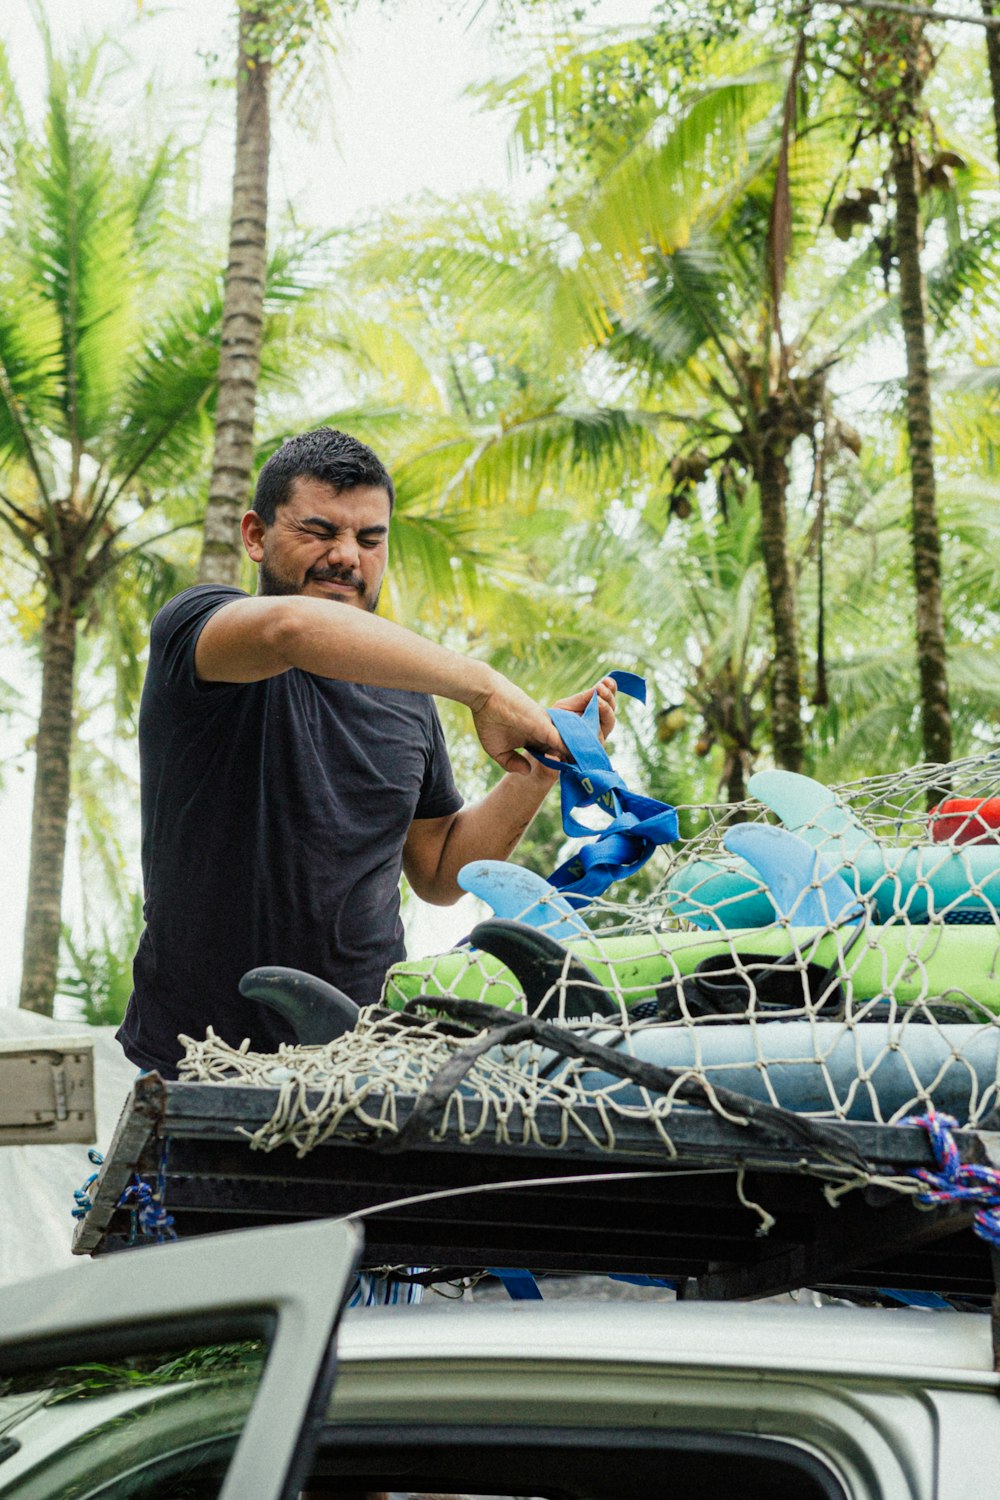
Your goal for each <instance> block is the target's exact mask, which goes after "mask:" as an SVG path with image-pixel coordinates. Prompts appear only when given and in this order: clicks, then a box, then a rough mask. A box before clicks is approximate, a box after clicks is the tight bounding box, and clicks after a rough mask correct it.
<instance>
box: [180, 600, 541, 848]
mask: <svg viewBox="0 0 1000 1500" xmlns="http://www.w3.org/2000/svg"><path fill="white" fill-rule="evenodd" d="M291 667H298V668H299V669H300V670H301V671H303V672H312V673H314V674H315V675H316V676H318V677H333V678H336V679H338V680H339V681H341V682H360V683H366V684H368V685H369V686H372V687H387V688H403V689H405V690H407V691H409V692H415V693H433V694H434V695H435V696H437V697H440V698H451V699H453V700H454V701H455V702H456V703H464V704H465V705H466V707H467V708H469V709H470V710H471V712H472V719H473V723H474V724H475V727H476V733H477V734H478V736H479V741H480V744H481V745H482V747H483V749H484V750H485V751H486V753H487V754H488V755H490V756H492V757H493V759H494V760H495V761H496V762H497V764H498V765H500V766H502V767H503V769H504V770H505V771H510V772H514V773H515V775H516V779H518V780H521V779H524V780H525V781H529V780H530V779H531V778H532V777H533V776H534V774H535V773H534V770H533V769H532V762H530V761H529V760H528V759H527V758H526V757H525V756H523V755H521V754H519V753H518V752H519V751H520V750H521V749H524V748H530V749H535V750H542V751H545V752H546V753H547V754H549V755H559V754H561V753H563V752H564V750H565V746H564V745H563V742H562V740H561V739H560V738H559V735H558V734H557V733H556V731H555V729H554V728H553V725H552V721H551V719H550V718H549V716H548V714H547V713H546V711H545V710H544V709H543V708H541V707H540V705H539V704H537V703H535V702H534V700H533V699H531V698H529V697H528V695H527V693H522V691H521V689H520V688H519V687H515V685H514V683H512V682H510V681H509V680H508V679H507V678H506V677H504V676H503V674H502V673H500V672H496V671H494V670H493V668H492V667H489V666H487V665H486V663H485V662H481V661H476V660H475V659H474V658H473V657H469V656H460V655H459V654H458V652H456V651H449V650H448V649H447V647H445V646H438V645H435V643H434V642H433V641H428V640H426V639H425V638H424V637H423V636H420V635H417V634H416V633H415V632H414V631H412V630H406V629H405V628H404V627H403V626H401V625H394V624H393V623H392V621H391V620H383V619H380V618H379V616H378V615H374V614H369V613H368V612H367V611H365V610H360V609H351V608H349V607H347V606H346V605H341V604H333V603H330V601H328V600H325V599H311V598H307V597H305V596H303V595H300V594H296V595H289V596H280V597H273V596H268V597H261V596H259V595H258V596H257V597H255V598H252V599H236V600H234V601H233V603H232V604H226V605H223V607H222V608H221V609H219V610H217V611H216V613H215V614H214V615H212V617H211V619H210V620H209V621H208V623H207V624H206V625H205V626H204V628H203V629H202V632H201V635H200V636H199V638H198V644H197V646H196V648H195V670H196V672H197V674H198V676H199V677H200V678H201V679H202V680H203V681H205V682H261V681H263V680H264V679H265V678H268V677H277V676H279V675H280V674H281V673H282V672H287V671H288V670H289V668H291ZM502 784H503V783H501V785H502ZM497 790H499V789H497ZM529 801H530V798H529ZM538 802H539V804H540V802H541V797H539V799H538ZM471 810H472V809H470V811H471ZM536 810H537V808H536ZM531 816H533V814H532V815H531ZM431 821H435V822H436V821H443V820H437V819H434V820H431ZM529 821H530V818H529ZM484 857H485V856H484Z"/></svg>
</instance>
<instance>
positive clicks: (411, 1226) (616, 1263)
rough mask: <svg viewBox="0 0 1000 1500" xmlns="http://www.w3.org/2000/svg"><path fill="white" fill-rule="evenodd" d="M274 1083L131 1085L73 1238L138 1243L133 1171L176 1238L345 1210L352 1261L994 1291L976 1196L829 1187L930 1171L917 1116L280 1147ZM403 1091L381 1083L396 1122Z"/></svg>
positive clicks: (676, 1119) (91, 1244) (348, 1138)
mask: <svg viewBox="0 0 1000 1500" xmlns="http://www.w3.org/2000/svg"><path fill="white" fill-rule="evenodd" d="M278 1092H279V1091H278V1089H277V1088H265V1087H261V1086H258V1085H252V1086H251V1085H247V1086H243V1085H234V1084H232V1083H225V1084H213V1083H172V1082H164V1081H163V1080H162V1079H161V1078H160V1077H159V1075H158V1074H156V1073H151V1074H146V1075H143V1076H142V1077H140V1078H139V1079H137V1080H136V1083H135V1084H134V1086H133V1090H132V1094H131V1096H130V1098H129V1100H128V1102H127V1104H126V1106H125V1109H124V1112H123V1114H122V1117H121V1119H120V1121H119V1124H118V1127H117V1130H116V1132H115V1136H114V1139H113V1142H112V1144H111V1147H110V1149H109V1152H108V1154H107V1157H106V1159H105V1161H104V1164H103V1166H102V1167H101V1169H100V1171H99V1173H98V1176H97V1179H96V1181H95V1182H94V1183H93V1185H92V1187H91V1189H90V1203H91V1206H90V1207H89V1208H88V1209H87V1211H86V1214H85V1216H84V1217H83V1218H81V1220H80V1222H79V1224H78V1226H77V1231H76V1235H75V1238H74V1246H73V1248H74V1252H75V1253H76V1254H80V1255H85V1254H93V1255H98V1254H104V1253H106V1252H109V1251H113V1250H120V1249H124V1248H127V1247H128V1246H129V1245H131V1244H136V1243H143V1242H146V1241H144V1240H143V1232H142V1227H141V1224H140V1215H139V1213H138V1210H137V1207H136V1197H137V1194H136V1189H137V1187H138V1185H139V1184H140V1183H142V1184H145V1187H146V1189H147V1190H148V1191H147V1193H146V1196H147V1199H151V1200H152V1201H153V1202H155V1203H156V1204H157V1205H158V1208H159V1210H160V1211H161V1213H166V1214H169V1215H170V1216H171V1218H172V1221H173V1226H174V1229H175V1230H176V1233H177V1235H178V1236H179V1237H182V1238H186V1237H188V1236H191V1235H197V1234H205V1233H215V1232H218V1231H220V1230H227V1229H239V1228H247V1227H250V1226H254V1225H262V1224H271V1223H282V1222H288V1221H292V1220H298V1219H309V1218H327V1217H339V1216H341V1215H347V1214H350V1215H355V1216H357V1217H358V1218H360V1219H363V1220H364V1222H365V1237H366V1247H365V1252H364V1258H363V1262H362V1263H363V1265H364V1266H366V1267H369V1268H374V1267H381V1268H384V1267H413V1266H417V1267H429V1268H431V1274H430V1275H428V1276H426V1277H423V1278H422V1279H426V1280H439V1281H446V1280H454V1279H456V1278H458V1277H460V1276H463V1275H468V1274H471V1273H473V1272H477V1271H481V1270H482V1269H483V1268H484V1267H487V1266H489V1267H525V1268H528V1269H530V1270H532V1271H536V1272H540V1273H543V1272H549V1273H551V1272H564V1273H584V1272H586V1273H590V1274H594V1273H598V1274H607V1273H618V1274H622V1273H625V1274H642V1275H648V1276H655V1277H663V1278H669V1279H670V1280H673V1281H675V1282H677V1283H678V1284H679V1292H680V1294H681V1295H686V1296H696V1297H702V1298H711V1299H731V1298H758V1297H763V1296H767V1295H771V1294H774V1293H778V1292H782V1291H787V1290H791V1289H794V1288H799V1287H805V1286H808V1287H815V1288H819V1289H825V1290H829V1291H832V1292H843V1291H849V1292H862V1291H865V1290H868V1289H876V1288H882V1287H887V1286H891V1287H893V1288H900V1289H906V1288H911V1289H920V1290H924V1291H936V1292H938V1293H940V1294H942V1295H943V1296H946V1297H949V1298H952V1299H959V1300H960V1301H963V1302H965V1301H968V1302H970V1303H971V1304H976V1303H984V1302H988V1301H989V1299H990V1298H992V1297H993V1294H994V1263H993V1254H995V1252H991V1251H990V1249H989V1247H988V1246H987V1245H986V1244H985V1243H983V1241H982V1240H980V1239H978V1238H977V1237H975V1235H974V1234H973V1232H972V1229H971V1223H972V1213H973V1208H974V1205H968V1204H961V1205H947V1206H939V1207H927V1206H923V1205H920V1204H918V1203H917V1202H916V1200H915V1198H914V1197H913V1196H912V1195H907V1194H905V1193H903V1194H901V1193H900V1192H898V1191H895V1190H893V1189H891V1188H887V1187H885V1186H881V1185H878V1184H871V1183H869V1184H868V1185H862V1186H857V1187H855V1188H854V1189H853V1190H851V1191H845V1192H843V1193H842V1194H840V1195H836V1194H832V1193H831V1191H830V1190H831V1189H834V1188H837V1187H842V1188H846V1187H849V1186H850V1184H851V1183H852V1181H853V1182H855V1183H857V1182H858V1181H859V1178H858V1174H857V1171H856V1168H855V1167H854V1166H852V1165H851V1163H852V1162H855V1163H856V1162H857V1161H858V1159H859V1158H860V1159H862V1160H863V1162H864V1163H865V1165H866V1166H867V1167H868V1168H869V1169H870V1170H871V1172H872V1173H873V1174H875V1175H895V1176H897V1177H898V1176H900V1175H905V1174H906V1173H907V1172H908V1171H910V1170H911V1169H912V1168H915V1167H931V1168H932V1167H933V1166H934V1161H933V1157H932V1154H931V1149H930V1146H929V1143H928V1138H927V1134H926V1132H925V1131H924V1130H923V1129H921V1128H919V1127H917V1126H915V1125H881V1124H877V1125H876V1124H862V1123H847V1122H839V1123H830V1124H825V1125H824V1127H823V1136H824V1139H825V1141H826V1142H827V1143H828V1144H827V1146H826V1147H825V1148H824V1149H816V1148H814V1147H812V1146H811V1145H810V1144H809V1143H808V1142H806V1143H798V1144H796V1143H795V1142H794V1141H790V1140H788V1139H784V1140H782V1139H780V1138H778V1137H775V1138H773V1139H768V1138H767V1135H766V1132H760V1131H757V1132H753V1131H748V1130H747V1129H746V1128H745V1125H741V1124H739V1123H737V1122H734V1121H732V1120H729V1119H727V1118H725V1117H724V1116H721V1115H720V1114H718V1113H716V1112H713V1111H711V1110H705V1109H699V1108H689V1107H684V1106H678V1107H675V1109H674V1110H673V1112H672V1113H671V1115H670V1119H669V1140H670V1144H671V1147H672V1154H671V1152H670V1151H668V1150H666V1149H665V1146H664V1139H663V1135H662V1132H659V1131H658V1130H657V1129H656V1127H655V1125H654V1123H653V1122H651V1121H650V1120H644V1119H636V1120H631V1121H630V1120H623V1121H620V1122H618V1123H617V1124H616V1144H615V1150H614V1151H613V1152H609V1151H608V1150H607V1149H604V1148H601V1147H599V1146H597V1145H596V1144H595V1140H596V1138H597V1136H598V1135H599V1134H600V1131H599V1121H598V1119H597V1112H596V1110H595V1111H594V1119H593V1120H590V1119H589V1117H588V1114H587V1108H588V1107H581V1108H580V1109H578V1110H577V1112H576V1119H574V1120H569V1121H567V1119H566V1116H565V1114H564V1113H563V1112H562V1111H560V1110H558V1109H557V1108H556V1107H554V1106H549V1105H544V1104H543V1105H541V1106H540V1108H539V1111H538V1114H537V1116H536V1118H535V1119H534V1122H533V1123H534V1126H535V1130H536V1142H535V1143H533V1144H525V1145H520V1144H511V1143H510V1141H511V1139H512V1138H514V1139H516V1138H517V1137H518V1134H519V1121H518V1119H517V1116H516V1113H515V1115H514V1117H513V1118H508V1119H507V1120H506V1135H507V1138H508V1139H507V1142H506V1143H504V1144H500V1143H498V1142H497V1141H496V1140H495V1139H494V1138H493V1136H492V1135H491V1132H490V1130H489V1129H487V1130H485V1131H483V1132H482V1133H480V1134H479V1136H478V1138H477V1139H476V1141H475V1142H474V1143H473V1144H467V1143H463V1142H462V1141H461V1140H460V1139H459V1137H458V1133H457V1131H456V1129H455V1127H454V1125H449V1126H447V1127H446V1128H445V1129H444V1130H443V1131H442V1132H441V1133H440V1135H441V1138H440V1139H431V1138H428V1137H426V1136H425V1138H423V1139H421V1140H420V1141H419V1143H418V1144H415V1145H414V1146H413V1147H412V1148H410V1149H402V1150H401V1149H398V1148H397V1149H393V1140H392V1138H391V1137H389V1138H387V1137H385V1136H382V1137H378V1138H376V1137H375V1136H374V1134H373V1133H372V1132H371V1131H366V1130H365V1128H364V1127H363V1126H362V1125H361V1124H360V1123H359V1122H358V1121H357V1120H356V1119H345V1120H344V1121H343V1122H342V1123H341V1124H340V1125H339V1126H338V1127H337V1129H336V1130H335V1131H334V1132H333V1133H332V1134H331V1135H330V1136H329V1138H328V1139H327V1140H326V1141H324V1143H323V1144H321V1145H318V1146H317V1147H316V1148H315V1149H313V1150H312V1151H310V1152H309V1154H308V1155H305V1156H303V1157H300V1156H299V1155H297V1154H296V1151H295V1149H294V1148H293V1147H292V1146H290V1145H284V1146H279V1147H277V1148H276V1149H274V1150H271V1151H262V1150H255V1149H252V1147H251V1146H250V1144H249V1142H248V1139H247V1136H248V1135H250V1134H252V1133H253V1132H254V1131H255V1130H256V1129H258V1128H259V1127H260V1126H262V1125H263V1124H264V1123H265V1122H266V1121H267V1120H268V1119H269V1118H270V1117H271V1115H272V1113H273V1111H274V1108H275V1105H276V1103H277V1099H278ZM310 1100H311V1102H312V1103H318V1102H319V1101H318V1097H317V1098H315V1099H312V1096H310ZM307 1102H310V1101H307ZM368 1102H369V1105H370V1106H371V1107H373V1108H377V1100H375V1101H373V1100H372V1099H371V1098H369V1101H368ZM416 1102H417V1100H416V1098H415V1097H414V1096H399V1095H397V1096H396V1099H395V1109H396V1115H397V1119H398V1123H399V1125H400V1126H403V1125H405V1123H406V1121H407V1119H408V1118H409V1117H410V1115H411V1114H412V1112H413V1109H414V1107H415V1105H416ZM588 1132H589V1135H588ZM954 1138H955V1142H956V1145H957V1146H958V1148H959V1151H960V1153H961V1157H962V1160H963V1161H966V1162H977V1163H980V1164H982V1165H985V1166H990V1167H1000V1132H998V1131H994V1130H985V1129H975V1130H972V1129H966V1130H958V1131H956V1132H955V1137H954ZM538 1142H540V1144H539V1143H538ZM130 1188H131V1189H132V1192H131V1193H128V1190H129V1189H130ZM123 1195H127V1199H126V1201H125V1202H124V1203H123Z"/></svg>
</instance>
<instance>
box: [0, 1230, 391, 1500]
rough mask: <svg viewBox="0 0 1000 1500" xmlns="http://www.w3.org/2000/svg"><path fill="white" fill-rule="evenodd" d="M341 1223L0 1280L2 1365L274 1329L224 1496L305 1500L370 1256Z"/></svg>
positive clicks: (171, 1247)
mask: <svg viewBox="0 0 1000 1500" xmlns="http://www.w3.org/2000/svg"><path fill="white" fill-rule="evenodd" d="M361 1245H362V1235H361V1232H360V1230H359V1229H358V1228H357V1226H355V1225H353V1224H348V1223H345V1222H343V1221H339V1220H315V1221H311V1222H309V1223H305V1224H294V1225H280V1226H272V1227H268V1228H265V1229H248V1230H241V1231H237V1232H230V1233H227V1234H220V1235H208V1236H204V1237H202V1238H198V1239H195V1240H185V1241H176V1242H173V1243H170V1244H164V1245H151V1246H146V1247H143V1248H142V1250H141V1252H140V1251H138V1250H136V1251H129V1252H128V1253H122V1254H116V1255H111V1256H107V1257H103V1258H101V1259H98V1260H95V1261H93V1262H91V1263H90V1264H89V1265H83V1266H79V1267H74V1268H72V1269H69V1270H66V1271H57V1272H55V1273H53V1274H51V1275H47V1276H42V1277H38V1278H37V1279H34V1280H31V1281H26V1282H19V1283H14V1284H12V1285H10V1286H6V1287H3V1288H0V1375H7V1374H20V1373H24V1372H26V1371H29V1370H33V1369H44V1368H46V1367H51V1366H53V1365H57V1364H70V1363H77V1362H85V1361H87V1360H93V1359H95V1358H99V1359H102V1360H107V1359H109V1358H112V1359H113V1358H118V1357H122V1356H123V1355H126V1354H140V1353H146V1352H153V1351H155V1350H158V1349H164V1348H173V1347H176V1346H177V1344H178V1342H183V1341H184V1340H186V1339H190V1340H191V1342H192V1343H197V1344H206V1343H217V1342H226V1341H229V1340H234V1339H244V1338H264V1339H265V1340H266V1341H267V1344H268V1355H267V1359H266V1361H265V1364H264V1370H263V1373H262V1376H261V1380H260V1384H259V1386H258V1387H257V1390H256V1392H255V1394H254V1398H253V1401H252V1403H251V1407H250V1411H249V1414H248V1416H247V1420H246V1423H245V1425H244V1427H243V1431H242V1432H241V1434H240V1437H239V1439H238V1441H237V1444H236V1449H235V1452H234V1454H233V1457H232V1461H231V1462H230V1465H229V1467H228V1469H227V1472H226V1476H225V1479H224V1481H223V1484H222V1488H221V1489H220V1491H219V1500H243V1497H245V1496H246V1495H249V1494H252V1495H254V1496H258V1497H260V1500H295V1496H296V1495H297V1494H298V1491H299V1489H300V1488H301V1481H302V1479H303V1478H304V1476H305V1475H306V1474H307V1473H308V1470H309V1467H310V1465H311V1463H312V1458H313V1454H314V1452H315V1447H316V1443H317V1441H318V1439H319V1436H320V1433H321V1431H322V1427H323V1419H324V1415H325V1411H326V1407H327V1405H328V1402H329V1398H330V1393H331V1391H332V1389H333V1384H334V1380H335V1378H336V1330H337V1325H338V1323H339V1320H340V1315H341V1312H342V1311H343V1308H344V1305H345V1302H346V1298H347V1294H348V1291H349V1289H350V1287H351V1285H352V1282H353V1273H354V1270H355V1267H356V1264H357V1261H358V1258H359V1256H360V1253H361Z"/></svg>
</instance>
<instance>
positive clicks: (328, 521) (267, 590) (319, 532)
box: [244, 475, 389, 611]
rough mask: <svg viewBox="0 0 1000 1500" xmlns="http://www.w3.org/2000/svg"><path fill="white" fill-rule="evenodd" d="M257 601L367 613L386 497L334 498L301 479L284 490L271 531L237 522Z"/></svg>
mask: <svg viewBox="0 0 1000 1500" xmlns="http://www.w3.org/2000/svg"><path fill="white" fill-rule="evenodd" d="M244 540H245V543H246V548H247V551H248V552H249V554H250V556H251V557H252V558H253V560H254V562H255V563H257V564H258V565H259V568H260V576H259V579H258V585H257V591H258V593H260V594H307V595H309V596H310V597H312V598H314V599H335V600H336V601H337V602H338V603H340V604H353V605H356V606H357V608H359V609H367V610H369V611H374V610H375V608H376V607H377V605H378V596H379V590H380V588H381V586H382V575H383V574H384V572H385V565H386V562H387V561H388V556H389V496H388V494H387V493H386V491H385V490H383V489H380V488H377V487H376V486H374V485H361V486H359V487H358V488H357V489H351V490H340V491H339V492H338V491H337V490H334V489H333V488H331V486H330V485H328V484H323V483H322V482H321V481H320V480H318V479H310V478H308V477H306V476H305V475H299V477H298V478H297V479H295V480H293V482H292V488H291V493H290V495H289V498H288V500H287V501H286V503H285V504H284V505H279V506H278V510H277V514H276V515H275V518H274V523H273V524H272V525H271V526H268V527H264V526H263V525H262V523H261V522H260V520H259V518H258V517H256V516H254V515H253V513H251V515H250V516H247V517H245V518H244Z"/></svg>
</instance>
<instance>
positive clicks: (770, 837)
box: [722, 823, 864, 928]
mask: <svg viewBox="0 0 1000 1500" xmlns="http://www.w3.org/2000/svg"><path fill="white" fill-rule="evenodd" d="M722 842H723V844H724V845H725V846H726V848H727V849H729V850H730V851H731V853H733V854H738V855H740V857H741V858H743V859H745V860H747V861H748V863H749V864H751V865H753V867H754V869H755V870H756V871H757V872H758V874H759V875H760V877H761V879H762V880H763V881H764V883H765V885H766V886H767V888H768V890H769V891H770V893H771V899H772V901H773V902H774V905H775V908H776V910H777V912H778V915H779V917H781V918H782V919H786V920H788V921H791V922H794V923H795V925H796V927H820V928H822V927H836V926H838V925H840V924H842V923H844V922H856V921H860V920H861V918H862V917H863V916H864V907H863V906H862V905H861V903H860V902H859V900H858V898H857V896H856V895H855V893H854V892H853V891H852V890H851V888H850V886H849V885H848V884H847V882H846V881H845V880H842V879H841V877H840V876H839V875H838V874H837V872H836V870H835V869H834V868H833V867H832V865H831V864H830V863H829V861H828V860H827V859H825V858H824V856H823V854H822V853H821V852H820V851H819V850H818V849H815V848H813V846H812V845H811V844H807V843H806V841H805V840H804V839H802V838H800V837H799V836H798V834H795V833H789V831H788V829H787V828H774V827H772V826H771V824H770V823H737V824H734V826H733V827H732V828H728V829H727V830H726V832H725V833H724V834H723V836H722Z"/></svg>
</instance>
